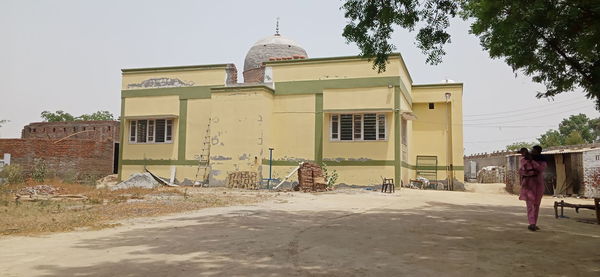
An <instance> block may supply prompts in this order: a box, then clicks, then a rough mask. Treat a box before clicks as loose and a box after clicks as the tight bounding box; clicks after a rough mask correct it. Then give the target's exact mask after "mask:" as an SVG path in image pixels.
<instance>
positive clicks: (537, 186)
mask: <svg viewBox="0 0 600 277" xmlns="http://www.w3.org/2000/svg"><path fill="white" fill-rule="evenodd" d="M546 166H547V164H546V162H545V161H534V160H527V159H524V158H521V166H520V167H519V175H521V193H520V195H519V200H524V201H525V203H527V219H528V220H529V224H533V225H537V219H538V214H539V212H540V203H541V202H542V196H543V195H544V170H545V169H546Z"/></svg>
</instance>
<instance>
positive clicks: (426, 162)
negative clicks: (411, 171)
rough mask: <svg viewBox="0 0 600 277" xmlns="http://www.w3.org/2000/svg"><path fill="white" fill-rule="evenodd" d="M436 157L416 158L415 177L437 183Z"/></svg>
mask: <svg viewBox="0 0 600 277" xmlns="http://www.w3.org/2000/svg"><path fill="white" fill-rule="evenodd" d="M437 165H438V164H437V156H417V170H416V171H417V177H419V176H421V177H423V178H427V179H429V180H430V181H437Z"/></svg>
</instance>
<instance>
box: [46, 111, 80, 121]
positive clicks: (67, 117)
mask: <svg viewBox="0 0 600 277" xmlns="http://www.w3.org/2000/svg"><path fill="white" fill-rule="evenodd" d="M41 117H42V119H43V120H44V121H45V122H58V121H74V120H75V117H74V116H72V115H71V114H70V113H66V112H64V111H61V110H58V111H56V112H50V111H43V112H42V114H41Z"/></svg>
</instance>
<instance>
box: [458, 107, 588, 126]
mask: <svg viewBox="0 0 600 277" xmlns="http://www.w3.org/2000/svg"><path fill="white" fill-rule="evenodd" d="M585 107H587V105H586V106H578V107H575V108H570V109H567V110H554V111H550V113H548V114H542V115H540V116H534V117H524V118H519V119H518V120H519V121H522V120H530V119H536V118H542V117H547V116H549V115H555V114H563V113H570V112H574V111H578V110H581V109H582V108H585ZM535 113H536V114H540V112H535ZM506 117H510V116H504V117H500V118H506ZM488 120H492V122H489V123H491V124H495V123H511V122H512V121H502V122H494V121H493V120H494V118H482V119H470V120H469V119H465V121H466V122H473V121H475V122H479V121H488ZM483 123H485V122H483Z"/></svg>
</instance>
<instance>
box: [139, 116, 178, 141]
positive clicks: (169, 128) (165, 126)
mask: <svg viewBox="0 0 600 277" xmlns="http://www.w3.org/2000/svg"><path fill="white" fill-rule="evenodd" d="M172 133H173V120H172V119H144V120H132V121H130V123H129V142H132V143H171V142H173V134H172Z"/></svg>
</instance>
